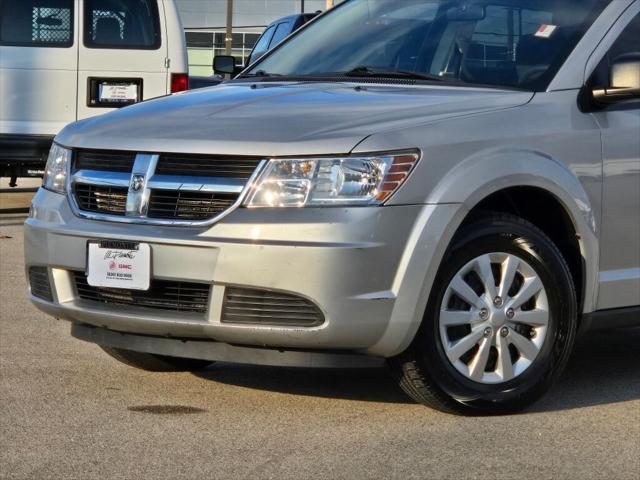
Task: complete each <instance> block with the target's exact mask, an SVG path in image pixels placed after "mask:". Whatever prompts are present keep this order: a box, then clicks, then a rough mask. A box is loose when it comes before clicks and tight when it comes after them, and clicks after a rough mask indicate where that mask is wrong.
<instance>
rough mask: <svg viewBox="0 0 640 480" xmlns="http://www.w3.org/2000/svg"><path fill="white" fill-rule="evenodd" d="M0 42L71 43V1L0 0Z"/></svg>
mask: <svg viewBox="0 0 640 480" xmlns="http://www.w3.org/2000/svg"><path fill="white" fill-rule="evenodd" d="M0 45H7V46H17V47H70V46H72V45H73V0H0Z"/></svg>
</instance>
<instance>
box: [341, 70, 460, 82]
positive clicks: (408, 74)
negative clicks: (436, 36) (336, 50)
mask: <svg viewBox="0 0 640 480" xmlns="http://www.w3.org/2000/svg"><path fill="white" fill-rule="evenodd" d="M340 75H343V76H345V77H377V78H385V77H387V78H409V79H415V80H429V81H432V82H445V81H450V79H448V78H444V77H441V76H439V75H431V74H428V73H419V72H412V71H409V70H384V69H378V68H372V67H366V66H362V67H356V68H354V69H352V70H349V71H347V72H340Z"/></svg>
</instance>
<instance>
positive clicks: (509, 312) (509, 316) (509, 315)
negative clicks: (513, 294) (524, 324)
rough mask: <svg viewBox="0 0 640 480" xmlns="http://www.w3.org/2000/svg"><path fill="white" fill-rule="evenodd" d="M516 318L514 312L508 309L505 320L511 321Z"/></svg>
mask: <svg viewBox="0 0 640 480" xmlns="http://www.w3.org/2000/svg"><path fill="white" fill-rule="evenodd" d="M515 316H516V312H515V310H514V309H513V308H510V309H509V310H507V318H508V319H509V320H513V317H515Z"/></svg>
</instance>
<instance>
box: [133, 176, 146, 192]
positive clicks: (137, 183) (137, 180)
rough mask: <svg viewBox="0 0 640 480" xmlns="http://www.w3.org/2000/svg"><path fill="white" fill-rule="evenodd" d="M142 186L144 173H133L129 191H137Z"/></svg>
mask: <svg viewBox="0 0 640 480" xmlns="http://www.w3.org/2000/svg"><path fill="white" fill-rule="evenodd" d="M142 187H144V175H133V176H132V177H131V191H133V192H139V191H140V190H142Z"/></svg>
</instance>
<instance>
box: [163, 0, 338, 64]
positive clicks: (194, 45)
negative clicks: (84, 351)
mask: <svg viewBox="0 0 640 480" xmlns="http://www.w3.org/2000/svg"><path fill="white" fill-rule="evenodd" d="M175 1H176V4H177V6H178V10H179V11H180V16H181V17H182V23H183V25H184V28H185V31H186V32H187V50H188V53H189V73H190V74H191V75H203V76H208V75H212V74H213V69H212V68H211V65H212V63H213V57H214V55H215V54H216V53H218V54H219V53H222V50H223V49H224V37H225V35H224V32H225V29H226V22H227V0H175ZM233 3H234V8H233V55H234V56H235V57H237V58H242V59H243V60H244V59H245V58H246V57H247V56H248V55H249V53H250V52H251V49H252V48H253V45H254V44H255V42H256V40H257V39H258V37H259V35H260V34H261V33H262V31H263V30H264V28H265V27H266V26H267V25H269V24H270V23H271V22H272V21H274V20H277V19H278V18H280V17H284V16H286V15H291V14H294V13H300V12H301V6H302V2H301V0H234V2H233ZM325 5H326V2H325V0H305V1H304V7H305V8H304V10H305V12H315V11H316V10H324V8H325Z"/></svg>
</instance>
